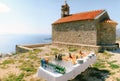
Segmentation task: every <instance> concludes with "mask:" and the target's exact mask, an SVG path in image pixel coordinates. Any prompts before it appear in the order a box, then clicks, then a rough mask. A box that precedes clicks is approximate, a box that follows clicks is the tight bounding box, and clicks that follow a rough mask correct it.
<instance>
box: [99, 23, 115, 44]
mask: <svg viewBox="0 0 120 81" xmlns="http://www.w3.org/2000/svg"><path fill="white" fill-rule="evenodd" d="M99 32H100V35H99V36H98V40H99V44H100V45H114V44H115V42H116V25H113V24H110V23H101V24H100V30H99Z"/></svg>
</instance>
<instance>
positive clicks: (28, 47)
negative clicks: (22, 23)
mask: <svg viewBox="0 0 120 81" xmlns="http://www.w3.org/2000/svg"><path fill="white" fill-rule="evenodd" d="M47 45H51V43H48V44H29V45H16V53H26V52H29V51H33V50H34V49H36V48H37V47H44V46H47Z"/></svg>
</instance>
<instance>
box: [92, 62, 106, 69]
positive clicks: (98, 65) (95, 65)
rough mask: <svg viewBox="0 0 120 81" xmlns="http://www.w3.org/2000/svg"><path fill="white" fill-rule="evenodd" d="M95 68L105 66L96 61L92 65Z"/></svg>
mask: <svg viewBox="0 0 120 81" xmlns="http://www.w3.org/2000/svg"><path fill="white" fill-rule="evenodd" d="M93 66H94V67H95V68H105V67H106V66H105V64H104V63H103V62H101V61H97V62H96V63H95V64H93Z"/></svg>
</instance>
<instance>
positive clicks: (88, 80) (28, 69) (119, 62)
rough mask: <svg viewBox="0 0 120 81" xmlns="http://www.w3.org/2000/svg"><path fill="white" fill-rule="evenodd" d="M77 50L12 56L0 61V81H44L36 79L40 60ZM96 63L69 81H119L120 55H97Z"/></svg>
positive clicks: (56, 49)
mask: <svg viewBox="0 0 120 81" xmlns="http://www.w3.org/2000/svg"><path fill="white" fill-rule="evenodd" d="M78 51H79V49H77V48H59V47H56V46H45V47H39V48H37V49H36V50H34V51H30V52H28V53H19V54H13V55H12V56H7V57H5V58H2V59H1V60H0V81H45V80H44V79H41V78H37V77H36V73H37V69H38V67H39V66H40V59H41V58H45V57H48V56H50V57H53V56H54V54H56V53H62V54H65V53H69V52H71V53H76V52H78ZM96 55H97V58H98V59H97V62H96V63H95V64H94V65H93V66H92V67H91V68H89V69H87V70H86V71H85V72H83V73H82V74H80V75H78V76H77V77H75V78H73V79H72V80H71V81H93V80H94V81H120V77H119V76H120V59H119V58H120V54H118V53H117V54H114V53H113V52H107V51H105V52H104V53H98V54H96Z"/></svg>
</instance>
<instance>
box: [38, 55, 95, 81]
mask: <svg viewBox="0 0 120 81" xmlns="http://www.w3.org/2000/svg"><path fill="white" fill-rule="evenodd" d="M95 61H96V56H94V57H92V58H89V59H88V60H86V58H85V62H84V63H83V64H76V65H74V66H73V69H72V70H71V71H69V72H67V73H65V74H59V73H52V72H50V71H48V70H45V69H44V68H42V67H39V69H38V73H37V76H38V77H42V78H44V79H46V80H47V81H68V80H70V79H71V78H73V77H76V76H77V75H78V74H80V73H81V72H83V71H85V70H86V69H87V68H88V67H89V66H90V65H91V64H93V63H94V62H95Z"/></svg>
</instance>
